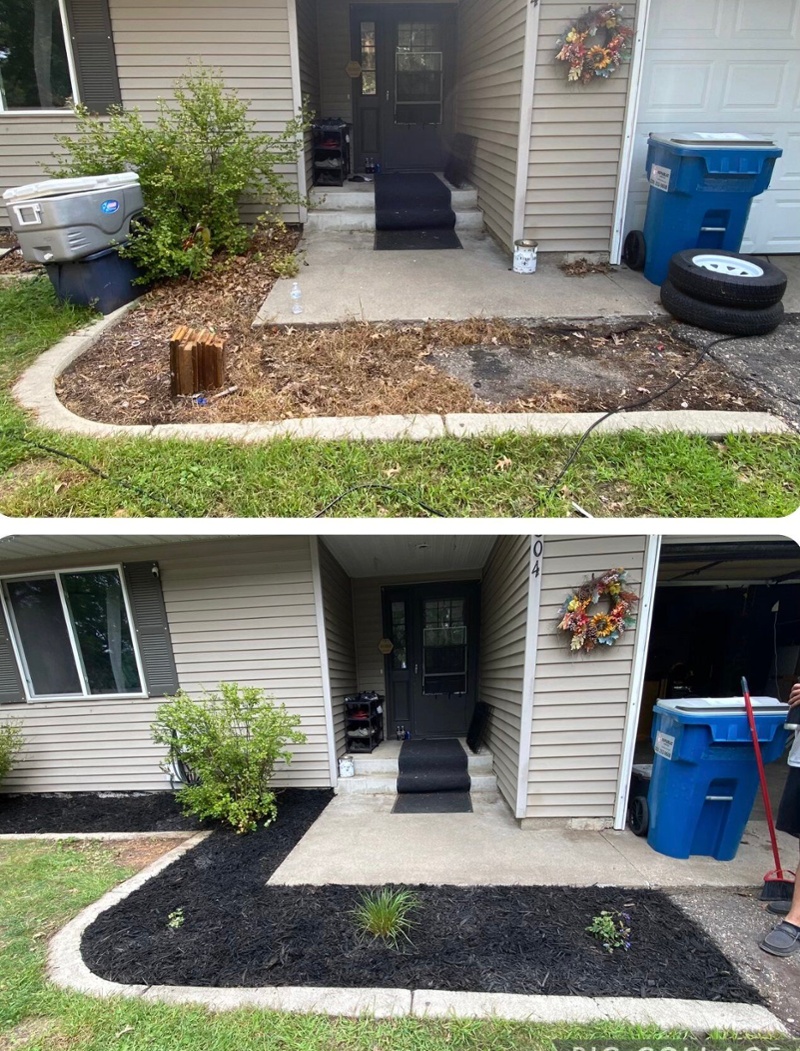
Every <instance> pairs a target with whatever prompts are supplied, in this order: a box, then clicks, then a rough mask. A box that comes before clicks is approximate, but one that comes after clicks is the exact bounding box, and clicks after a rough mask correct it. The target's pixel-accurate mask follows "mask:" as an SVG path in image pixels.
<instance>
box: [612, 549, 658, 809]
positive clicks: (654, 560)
mask: <svg viewBox="0 0 800 1051" xmlns="http://www.w3.org/2000/svg"><path fill="white" fill-rule="evenodd" d="M660 555H661V537H660V536H656V535H654V536H648V537H647V538H646V540H645V548H644V566H643V568H642V586H641V594H640V595H639V613H638V616H637V618H636V635H635V637H634V640H633V655H632V657H631V664H632V667H631V682H630V687H629V689H628V703H627V712H628V714H627V718H626V720H625V733H624V736H623V739H622V755H621V756H620V766H619V775H618V777H617V802H616V805H615V807H614V828H616V829H624V828H625V815H626V812H627V809H628V792H629V791H630V787H631V767H632V766H633V752H634V749H635V747H636V729H637V727H638V725H639V713H640V712H641V709H642V690H643V689H644V675H645V669H646V667H647V651H648V648H649V646H650V629H651V627H652V624H653V602H654V599H655V595H656V585H657V583H658V564H659V558H660Z"/></svg>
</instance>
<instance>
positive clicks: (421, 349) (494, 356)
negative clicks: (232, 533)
mask: <svg viewBox="0 0 800 1051" xmlns="http://www.w3.org/2000/svg"><path fill="white" fill-rule="evenodd" d="M259 266H260V264H259V263H258V261H255V260H254V259H253V258H252V257H249V258H243V259H241V260H234V261H232V262H231V264H230V268H229V269H228V270H227V271H226V272H225V273H224V274H213V275H210V276H209V277H207V278H206V279H204V280H203V281H201V282H199V283H197V284H192V283H190V282H184V283H173V284H172V285H170V286H169V287H164V288H162V289H159V290H157V291H156V292H154V293H152V294H151V295H149V296H147V297H146V298H145V299H144V300H143V302H142V305H141V307H140V308H139V309H137V310H136V311H134V312H132V313H131V314H129V315H128V316H127V317H126V318H125V319H124V320H123V322H122V323H121V324H120V325H119V326H118V327H117V328H115V329H113V330H112V331H111V332H109V333H107V334H106V335H105V336H104V337H103V339H102V340H101V341H100V342H99V343H98V344H96V345H95V347H93V348H92V349H91V350H90V351H89V352H88V353H87V354H86V355H84V356H83V357H81V358H80V359H79V360H78V361H77V362H76V363H75V365H74V366H73V367H72V368H71V370H70V371H69V372H67V373H66V374H65V375H64V376H62V377H61V379H60V381H59V385H58V394H59V397H60V398H61V400H62V401H63V402H64V404H65V405H66V406H67V407H68V408H70V409H71V410H72V411H73V412H75V413H77V414H79V415H81V416H84V417H86V418H89V419H94V420H101V421H106V422H109V423H118V424H134V423H143V424H157V423H201V422H208V423H211V422H214V423H219V422H254V421H259V420H280V419H286V418H290V417H309V416H312V417H313V416H361V415H375V414H381V413H384V414H385V413H448V412H575V411H601V410H608V409H614V408H617V407H619V406H620V405H623V404H629V403H631V402H636V401H639V400H641V399H643V398H646V397H647V396H648V395H649V394H652V393H656V392H657V391H659V390H660V389H662V388H663V387H665V386H667V385H668V384H669V383H670V381H671V380H673V379H675V378H676V377H677V376H679V375H680V374H681V373H682V372H683V371H685V370H686V369H687V368H688V367H689V366H690V365H691V364H692V362H694V360H695V359H696V357H697V349H696V348H694V347H691V346H689V344H687V343H684V342H682V341H681V340H680V339H678V338H677V337H676V336H675V335H674V334H673V332H672V325H671V324H670V323H664V324H642V325H634V326H628V327H627V328H623V329H622V330H621V331H615V330H613V329H611V328H609V327H608V326H604V327H596V328H591V329H589V328H586V329H574V330H573V329H553V328H547V327H541V326H532V325H526V324H521V323H512V322H507V321H503V320H487V319H473V320H470V321H465V322H429V323H420V324H416V325H414V324H388V323H384V324H368V323H349V324H343V325H338V326H331V327H321V328H320V327H314V328H310V327H297V328H295V327H292V326H289V327H287V328H280V329H279V328H269V329H257V330H253V329H251V328H250V321H251V319H252V318H253V317H254V316H255V312H256V308H257V306H258V304H259V303H260V301H261V299H262V297H263V295H264V288H265V287H266V283H269V282H270V281H271V279H270V278H268V276H265V275H263V274H261V273H260V271H259ZM179 323H185V324H188V325H192V326H194V327H200V326H204V327H207V328H212V329H214V330H216V331H217V332H219V333H220V334H222V335H224V336H225V337H226V340H227V346H226V353H227V356H228V374H227V382H228V384H230V385H235V386H236V387H237V391H236V393H235V394H233V395H231V396H229V397H224V398H220V399H218V400H215V401H213V402H211V403H209V404H207V405H205V406H199V405H197V404H196V403H195V401H194V400H193V399H192V398H178V399H172V398H170V396H169V351H168V343H169V336H170V334H171V333H172V331H173V329H174V328H175V327H176V326H177V325H178V324H179ZM652 407H653V408H656V409H679V408H689V409H738V410H746V409H758V408H761V407H763V403H762V401H761V396H760V393H759V392H758V391H754V390H752V389H751V388H750V387H749V386H748V385H747V384H745V383H744V382H743V381H741V380H738V379H735V378H734V377H732V376H730V375H729V374H728V373H727V372H726V371H725V370H723V369H721V368H720V366H719V365H718V364H714V363H709V362H704V363H703V364H702V365H701V366H700V367H699V368H698V369H697V371H696V372H695V373H693V375H692V376H691V377H690V379H688V380H686V381H685V382H682V383H681V384H680V385H679V386H678V387H677V388H676V389H675V390H673V391H671V392H670V393H669V394H668V395H666V396H665V397H663V398H660V399H659V400H658V401H656V402H655V403H654V404H653V405H652Z"/></svg>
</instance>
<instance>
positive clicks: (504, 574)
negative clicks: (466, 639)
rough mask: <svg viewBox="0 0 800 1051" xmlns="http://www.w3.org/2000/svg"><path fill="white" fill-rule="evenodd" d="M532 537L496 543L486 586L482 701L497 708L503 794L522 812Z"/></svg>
mask: <svg viewBox="0 0 800 1051" xmlns="http://www.w3.org/2000/svg"><path fill="white" fill-rule="evenodd" d="M530 551H531V538H530V537H529V536H504V537H501V538H500V539H499V540H498V541H497V543H496V544H495V547H494V550H493V551H492V554H491V556H490V558H489V561H488V563H487V565H486V568H485V569H484V572H483V583H482V585H481V636H480V638H481V653H480V694H479V696H480V699H481V700H482V701H486V702H487V704H490V705H491V706H492V718H491V720H490V722H489V733H488V735H487V741H486V743H487V745H488V746H489V749H490V750H491V752H492V755H493V756H494V772H495V774H496V776H497V784H498V787H499V789H500V792H501V794H502V796H503V798H504V799H505V801H506V802H507V803H508V805H509V806H510V807H511V809H512V810H516V804H517V776H518V770H519V736H520V714H521V709H522V693H523V687H524V676H525V632H526V627H527V622H528V582H529V580H530Z"/></svg>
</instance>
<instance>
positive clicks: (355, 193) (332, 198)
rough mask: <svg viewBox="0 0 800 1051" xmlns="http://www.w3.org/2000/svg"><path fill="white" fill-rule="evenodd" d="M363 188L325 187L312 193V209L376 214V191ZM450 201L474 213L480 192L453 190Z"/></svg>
mask: <svg viewBox="0 0 800 1051" xmlns="http://www.w3.org/2000/svg"><path fill="white" fill-rule="evenodd" d="M356 185H358V186H360V187H362V188H360V189H354V190H351V189H349V188H347V187H341V188H339V187H333V188H330V187H329V188H328V189H325V188H324V187H321V188H318V189H315V190H312V191H311V194H310V198H311V209H312V211H315V212H364V211H366V212H374V211H375V191H374V189H373V188H372V187H371V186H369V185H368V184H367V183H360V184H356ZM450 199H451V201H452V203H453V208H454V209H455V210H456V211H457V212H458V211H462V212H465V211H472V210H473V209H475V208H477V207H478V191H477V190H475V189H472V188H468V189H465V190H451V191H450Z"/></svg>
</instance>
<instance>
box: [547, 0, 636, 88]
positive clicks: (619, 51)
mask: <svg viewBox="0 0 800 1051" xmlns="http://www.w3.org/2000/svg"><path fill="white" fill-rule="evenodd" d="M623 11H624V8H623V6H622V4H604V5H603V6H602V7H599V8H598V9H597V10H596V11H592V9H591V8H589V11H588V12H587V13H586V14H585V15H581V16H580V18H577V19H576V20H575V21H574V22H573V23H572V25H571V26H569V28H568V29H567V30H566V32H565V33H564V35H563V36H562V37H561V39H560V40H559V41H558V45H557V46H558V51H557V53H556V58H557V59H558V60H559V61H560V62H568V63H569V69H568V70H567V80H568V81H572V82H576V83H577V82H578V81H580V83H582V84H590V83H591V82H592V80H594V78H595V77H610V76H611V74H612V73H615V72H616V71H617V70H618V69H619V67H620V66H621V65H622V63H623V62H625V61H627V60H628V59H629V58H630V53H631V40H632V38H633V30H632V29H631V27H630V26H629V25H627V24H626V23H625V20H624V18H623V16H622V12H623Z"/></svg>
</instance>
